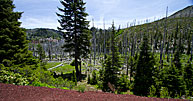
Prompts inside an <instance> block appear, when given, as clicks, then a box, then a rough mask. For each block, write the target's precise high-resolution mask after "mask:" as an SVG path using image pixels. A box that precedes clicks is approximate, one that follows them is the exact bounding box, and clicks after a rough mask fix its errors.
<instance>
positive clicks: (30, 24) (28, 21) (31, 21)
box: [20, 17, 59, 29]
mask: <svg viewBox="0 0 193 101" xmlns="http://www.w3.org/2000/svg"><path fill="white" fill-rule="evenodd" d="M20 21H21V22H22V24H21V27H24V28H28V29H30V28H39V27H41V28H52V29H57V26H59V23H58V22H57V20H55V19H53V18H49V17H47V18H33V17H24V18H22V19H21V20H20Z"/></svg>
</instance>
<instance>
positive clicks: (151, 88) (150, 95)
mask: <svg viewBox="0 0 193 101" xmlns="http://www.w3.org/2000/svg"><path fill="white" fill-rule="evenodd" d="M149 93H150V94H149V97H156V88H155V86H154V85H151V87H150V92H149Z"/></svg>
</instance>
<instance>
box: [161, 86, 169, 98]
mask: <svg viewBox="0 0 193 101" xmlns="http://www.w3.org/2000/svg"><path fill="white" fill-rule="evenodd" d="M160 97H161V98H168V97H169V92H168V88H167V87H161V90H160Z"/></svg>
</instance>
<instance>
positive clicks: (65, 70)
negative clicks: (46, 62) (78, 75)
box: [51, 64, 74, 73]
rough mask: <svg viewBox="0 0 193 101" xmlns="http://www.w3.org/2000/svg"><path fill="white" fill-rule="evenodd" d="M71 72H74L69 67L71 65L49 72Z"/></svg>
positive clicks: (71, 67) (72, 68) (72, 67)
mask: <svg viewBox="0 0 193 101" xmlns="http://www.w3.org/2000/svg"><path fill="white" fill-rule="evenodd" d="M73 70H74V66H71V65H68V64H64V65H63V66H61V67H58V68H54V69H52V70H51V71H55V72H63V73H71V72H72V71H73Z"/></svg>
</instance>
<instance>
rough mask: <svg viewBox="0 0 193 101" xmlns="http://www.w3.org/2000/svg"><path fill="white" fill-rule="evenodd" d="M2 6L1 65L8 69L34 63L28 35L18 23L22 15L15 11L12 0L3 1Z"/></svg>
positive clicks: (0, 29) (0, 11) (0, 26)
mask: <svg viewBox="0 0 193 101" xmlns="http://www.w3.org/2000/svg"><path fill="white" fill-rule="evenodd" d="M0 4H1V6H0V9H1V10H0V14H1V16H0V40H1V41H0V63H2V64H4V66H6V67H9V66H13V65H21V67H23V65H26V64H30V63H33V62H31V60H32V54H31V53H30V52H29V51H28V41H27V40H26V33H25V32H24V29H22V28H20V25H21V22H19V21H18V19H20V17H21V14H22V13H21V12H14V11H13V9H14V8H15V6H14V5H13V1H12V0H1V1H0Z"/></svg>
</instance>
